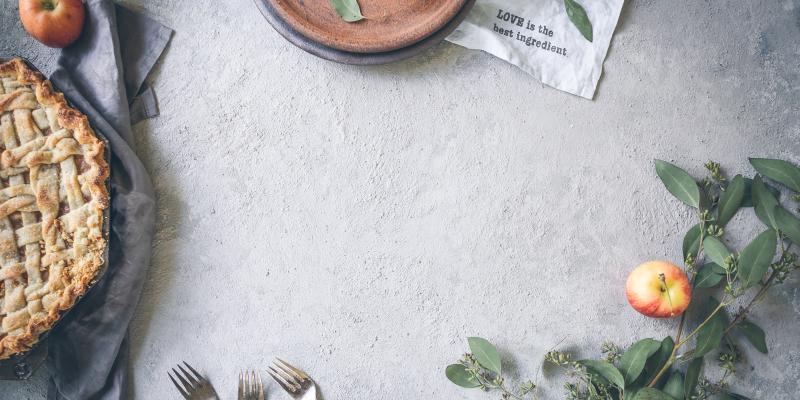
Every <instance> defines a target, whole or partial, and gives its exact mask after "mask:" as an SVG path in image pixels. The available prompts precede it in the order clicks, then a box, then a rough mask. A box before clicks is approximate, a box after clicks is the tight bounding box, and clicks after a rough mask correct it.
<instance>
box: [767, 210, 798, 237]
mask: <svg viewBox="0 0 800 400" xmlns="http://www.w3.org/2000/svg"><path fill="white" fill-rule="evenodd" d="M773 215H775V223H776V224H778V229H779V230H780V231H781V232H783V234H784V235H786V236H787V237H788V238H789V240H791V241H792V243H794V244H796V245H800V219H798V218H797V217H795V216H794V215H792V213H790V212H789V211H786V210H785V209H784V208H783V207H781V206H776V207H775V211H774V212H773Z"/></svg>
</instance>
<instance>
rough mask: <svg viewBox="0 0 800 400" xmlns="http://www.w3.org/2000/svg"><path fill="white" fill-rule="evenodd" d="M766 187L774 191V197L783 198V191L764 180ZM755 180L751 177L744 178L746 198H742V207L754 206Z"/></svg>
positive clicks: (771, 191)
mask: <svg viewBox="0 0 800 400" xmlns="http://www.w3.org/2000/svg"><path fill="white" fill-rule="evenodd" d="M762 183H763V184H764V187H766V188H767V190H769V192H770V193H772V197H774V198H775V199H776V200H777V199H780V198H781V191H780V190H778V189H775V188H774V187H772V186H771V185H769V184H767V183H766V182H762ZM752 193H753V180H752V179H750V178H744V199H742V207H752V206H753V197H752Z"/></svg>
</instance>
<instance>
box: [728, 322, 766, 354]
mask: <svg viewBox="0 0 800 400" xmlns="http://www.w3.org/2000/svg"><path fill="white" fill-rule="evenodd" d="M736 328H737V329H738V330H739V332H742V334H743V335H744V337H746V338H747V340H748V341H749V342H750V343H751V344H752V345H753V347H755V348H756V350H758V351H760V352H762V353H764V354H767V352H768V351H767V340H766V334H765V333H764V330H763V329H761V328H760V327H759V326H758V325H756V324H754V323H752V322H750V321H742V322H740V323H739V324H738V325H736Z"/></svg>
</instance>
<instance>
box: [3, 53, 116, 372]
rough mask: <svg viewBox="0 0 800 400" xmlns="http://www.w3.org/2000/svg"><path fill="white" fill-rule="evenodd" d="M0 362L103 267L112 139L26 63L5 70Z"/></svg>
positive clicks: (49, 322) (28, 341)
mask: <svg viewBox="0 0 800 400" xmlns="http://www.w3.org/2000/svg"><path fill="white" fill-rule="evenodd" d="M0 136H1V137H0V151H1V153H0V359H6V358H9V357H11V356H12V355H15V354H19V353H23V352H25V351H27V350H28V349H30V348H31V346H33V344H35V343H36V342H37V341H38V340H39V337H40V335H41V334H42V333H44V332H46V331H48V330H50V329H51V328H52V327H53V325H54V324H55V323H56V321H58V319H59V317H60V316H61V315H62V314H63V312H64V311H66V310H68V309H70V308H71V307H72V306H73V305H74V304H75V302H76V300H77V299H78V298H80V297H81V296H82V295H83V294H84V293H85V292H86V290H87V289H88V288H89V287H90V286H91V285H92V284H93V283H94V281H95V280H96V278H97V276H98V273H99V272H100V271H101V270H102V269H103V266H104V262H105V260H104V258H105V254H106V251H105V250H106V246H107V240H106V239H107V238H106V237H105V235H104V229H103V226H104V224H105V223H106V222H107V221H105V220H104V219H105V218H106V212H105V210H106V209H107V208H108V206H109V195H108V189H107V180H108V175H109V166H108V163H107V162H106V156H105V143H104V142H103V141H102V140H100V139H99V138H98V137H97V136H95V134H94V132H93V131H92V129H91V128H90V126H89V121H88V119H87V118H86V116H85V115H83V114H82V113H80V112H79V111H77V110H75V109H73V108H71V107H70V106H69V105H68V104H67V102H66V101H65V100H64V95H63V94H61V93H58V92H56V91H55V90H54V89H53V87H52V85H51V84H50V82H49V81H47V80H45V79H44V77H43V76H42V75H41V74H40V73H39V72H37V71H34V70H33V69H31V68H29V67H28V66H27V64H26V63H25V62H24V61H22V60H20V59H12V60H11V61H8V62H5V63H2V64H0Z"/></svg>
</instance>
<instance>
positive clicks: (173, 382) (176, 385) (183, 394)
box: [167, 372, 189, 400]
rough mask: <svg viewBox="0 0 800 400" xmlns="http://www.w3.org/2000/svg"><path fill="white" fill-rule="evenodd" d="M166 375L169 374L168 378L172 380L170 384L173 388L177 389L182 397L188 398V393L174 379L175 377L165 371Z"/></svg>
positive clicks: (187, 399)
mask: <svg viewBox="0 0 800 400" xmlns="http://www.w3.org/2000/svg"><path fill="white" fill-rule="evenodd" d="M167 375H168V376H169V380H171V381H172V384H173V385H175V388H177V389H178V391H179V392H181V396H183V398H184V399H186V400H189V393H186V391H185V390H184V389H183V388H182V387H181V385H179V384H178V382H177V381H175V378H173V377H172V374H170V373H169V372H167Z"/></svg>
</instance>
